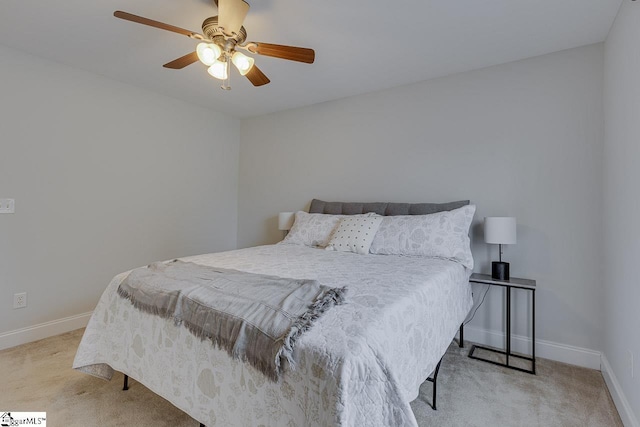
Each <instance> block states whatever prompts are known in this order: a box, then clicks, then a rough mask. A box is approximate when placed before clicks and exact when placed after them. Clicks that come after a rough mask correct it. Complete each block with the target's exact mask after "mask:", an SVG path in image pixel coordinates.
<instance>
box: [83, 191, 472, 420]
mask: <svg viewBox="0 0 640 427" xmlns="http://www.w3.org/2000/svg"><path fill="white" fill-rule="evenodd" d="M460 203H462V205H461V204H460ZM456 206H457V207H456ZM460 206H470V205H468V202H457V204H456V205H448V204H444V205H434V204H419V205H409V204H384V203H381V204H357V203H356V204H337V203H325V202H321V201H317V200H314V201H313V202H312V205H311V209H310V211H311V213H312V214H323V215H327V216H330V215H339V216H340V217H342V215H355V214H363V213H367V212H375V213H378V214H381V215H384V214H389V213H391V214H397V215H399V216H408V215H424V212H425V211H427V210H431V211H432V212H428V213H433V212H438V211H444V212H448V211H449V212H455V211H457V210H459V209H463V208H461V207H460ZM447 208H449V209H447ZM434 209H435V211H434ZM469 211H471V213H470V215H471V217H472V216H473V211H475V207H473V209H472V210H471V209H467V210H466V213H465V215H466V217H468V216H469ZM307 215H309V214H307ZM323 218H324V217H323ZM296 222H298V219H296ZM465 222H468V223H467V224H466V230H465V231H464V234H465V235H467V234H468V227H469V224H470V222H471V219H470V218H467V219H465ZM294 226H295V224H294ZM461 228H462V229H464V225H463V226H462V227H461ZM294 231H295V230H293V229H292V234H295V233H293V232H294ZM387 231H388V230H387ZM458 232H460V230H458ZM458 234H460V233H458ZM294 237H295V236H292V238H290V239H289V241H287V239H285V240H284V241H283V242H281V243H279V244H276V245H266V246H258V247H253V248H247V249H240V250H235V251H228V252H222V253H215V254H206V255H199V256H195V257H188V258H183V260H184V261H188V262H192V263H196V264H199V265H207V266H215V267H221V268H230V269H236V270H241V271H246V272H250V273H261V274H269V275H277V276H281V277H289V278H300V279H315V280H318V281H320V282H321V283H324V284H327V285H330V286H333V287H346V288H347V297H346V300H345V302H344V304H342V305H337V306H335V307H333V308H332V309H331V310H329V311H327V312H326V313H325V314H324V315H323V316H322V317H320V318H319V319H318V320H317V322H316V324H315V325H314V326H313V327H312V328H311V329H310V330H309V331H307V332H306V333H305V334H304V335H302V336H301V338H300V339H299V341H298V343H297V347H296V350H295V369H293V370H287V371H286V372H284V374H283V376H282V378H281V379H280V381H279V382H273V381H270V380H269V379H267V378H266V377H265V376H264V375H263V374H262V373H261V372H259V371H258V370H256V369H255V368H253V367H251V366H249V365H247V364H245V363H243V362H241V361H238V360H235V359H232V358H231V357H229V356H228V354H227V353H226V352H225V351H222V350H220V349H218V348H215V347H214V346H212V345H211V343H209V342H207V341H206V340H204V341H201V340H200V339H198V338H195V337H194V336H193V335H192V334H190V332H189V331H188V330H187V329H186V328H184V327H181V326H176V324H175V323H174V322H173V321H170V320H167V319H163V318H160V317H158V316H154V315H152V314H149V313H146V312H143V311H140V310H137V309H135V308H134V307H133V305H131V304H130V303H129V302H128V301H126V300H124V299H122V298H121V297H119V296H118V294H117V292H116V290H117V288H118V286H119V284H120V283H121V281H122V280H123V279H124V278H125V277H126V276H127V274H128V272H126V273H122V274H119V275H117V276H116V277H115V278H114V279H113V280H112V282H111V283H110V284H109V286H108V287H107V289H106V290H105V292H104V294H103V295H102V297H101V298H100V301H99V302H98V305H97V307H96V309H95V311H94V313H93V315H92V317H91V320H90V321H89V324H88V326H87V329H86V331H85V334H84V336H83V338H82V341H81V343H80V346H79V348H78V351H77V354H76V358H75V360H74V364H73V367H74V369H77V370H79V371H82V372H85V373H88V374H91V375H94V376H97V377H99V378H103V379H106V380H110V379H111V378H112V376H113V374H114V371H120V372H123V373H124V374H126V375H128V376H130V377H131V378H133V379H135V380H136V381H139V382H140V383H142V384H144V385H145V386H146V387H148V388H149V389H150V390H152V391H153V392H155V393H157V394H158V395H160V396H162V397H164V398H165V399H167V400H168V401H170V402H171V403H172V404H173V405H175V406H176V407H178V408H180V409H182V410H183V411H185V412H186V413H188V414H189V415H190V416H191V417H193V418H194V419H196V420H197V421H199V422H200V423H203V424H205V425H207V426H209V427H213V426H225V427H226V426H264V427H268V426H291V427H293V426H318V427H321V426H327V427H328V426H358V427H359V426H417V423H416V420H415V417H414V415H413V413H412V411H411V408H410V405H409V402H411V401H412V400H414V399H415V398H416V397H417V396H418V389H419V387H420V384H422V383H423V382H424V381H425V379H427V378H428V376H429V374H431V373H432V371H433V370H434V369H435V367H436V365H437V364H438V363H439V361H440V359H441V358H442V356H443V354H444V353H445V351H446V349H447V347H448V346H449V344H450V343H451V341H452V339H453V338H454V336H455V334H456V332H457V330H458V328H459V327H460V325H461V323H462V322H463V321H464V319H465V317H466V316H467V314H468V312H469V310H470V309H471V306H472V297H471V290H470V287H469V282H468V279H469V275H470V273H471V268H472V264H471V265H469V262H468V261H466V262H461V261H460V260H458V259H452V258H447V257H441V256H436V257H429V256H406V255H383V254H375V255H374V254H366V255H363V254H359V253H354V252H342V251H337V250H325V249H321V248H317V247H311V246H307V245H304V244H296V243H295V239H294ZM291 240H294V242H292V241H291ZM466 245H467V246H468V236H467V242H466ZM380 248H382V251H383V252H384V245H382V246H380V245H379V250H380ZM469 253H470V252H469ZM471 263H472V261H471Z"/></svg>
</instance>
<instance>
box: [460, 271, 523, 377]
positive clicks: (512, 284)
mask: <svg viewBox="0 0 640 427" xmlns="http://www.w3.org/2000/svg"><path fill="white" fill-rule="evenodd" d="M469 282H471V283H480V284H485V285H491V286H502V287H504V288H505V290H506V293H507V295H506V324H507V331H506V349H505V350H498V349H495V348H490V347H485V346H481V345H474V346H472V347H471V351H469V357H470V358H472V359H477V360H482V361H484V362H489V363H493V364H494V365H498V366H504V367H507V368H510V369H515V370H517V371H522V372H527V373H529V374H533V375H535V373H536V281H535V280H531V279H519V278H516V277H512V278H511V279H510V280H506V281H503V280H496V279H493V278H492V277H491V276H490V275H488V274H478V273H473V274H472V275H471V277H470V278H469ZM511 289H523V290H527V291H530V292H531V305H532V307H531V313H532V314H531V317H532V319H531V356H523V355H519V354H515V353H513V352H512V351H511ZM476 350H483V351H489V352H492V353H497V354H501V355H503V356H504V358H505V362H504V363H503V362H499V361H496V360H491V359H486V358H483V357H479V356H477V355H475V354H474V353H475V351H476ZM513 357H516V358H518V359H523V360H528V361H530V362H531V369H524V368H521V367H519V366H514V365H513V364H512V363H510V362H511V361H510V358H513Z"/></svg>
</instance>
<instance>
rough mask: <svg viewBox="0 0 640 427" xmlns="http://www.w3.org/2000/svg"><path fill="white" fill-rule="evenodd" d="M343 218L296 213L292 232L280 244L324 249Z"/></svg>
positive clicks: (302, 212)
mask: <svg viewBox="0 0 640 427" xmlns="http://www.w3.org/2000/svg"><path fill="white" fill-rule="evenodd" d="M343 216H344V215H328V214H319V213H313V214H310V213H307V212H304V211H299V212H296V216H295V219H294V221H293V226H292V227H291V230H290V231H289V233H288V234H287V236H286V237H285V238H284V240H282V242H280V243H290V244H294V245H304V246H312V247H313V246H318V247H321V248H324V247H325V246H327V244H328V243H329V239H330V238H331V233H332V232H333V230H334V229H335V228H336V227H337V226H338V222H340V219H341V218H342V217H343Z"/></svg>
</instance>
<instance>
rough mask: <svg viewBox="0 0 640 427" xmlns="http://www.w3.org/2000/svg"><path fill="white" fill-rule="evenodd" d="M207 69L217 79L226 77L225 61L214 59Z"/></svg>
mask: <svg viewBox="0 0 640 427" xmlns="http://www.w3.org/2000/svg"><path fill="white" fill-rule="evenodd" d="M207 71H208V72H209V74H211V75H212V76H213V77H215V78H216V79H219V80H226V79H227V77H228V74H227V63H226V62H222V61H216V62H214V63H213V65H212V66H211V67H209V69H208V70H207Z"/></svg>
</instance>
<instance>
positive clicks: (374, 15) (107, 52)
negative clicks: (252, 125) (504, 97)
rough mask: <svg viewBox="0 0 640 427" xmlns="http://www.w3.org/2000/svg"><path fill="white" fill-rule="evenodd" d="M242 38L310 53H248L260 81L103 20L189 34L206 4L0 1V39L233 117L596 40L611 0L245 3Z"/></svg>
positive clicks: (207, 0) (606, 24) (162, 34)
mask: <svg viewBox="0 0 640 427" xmlns="http://www.w3.org/2000/svg"><path fill="white" fill-rule="evenodd" d="M248 1H249V3H250V4H251V9H250V10H249V15H248V16H247V18H246V20H245V22H244V26H245V28H246V29H247V33H248V40H254V41H262V42H269V43H276V44H286V45H293V46H302V47H310V48H313V49H314V50H315V51H316V62H315V63H314V64H312V65H309V64H302V63H297V62H291V61H285V60H281V59H275V58H268V57H262V56H257V55H256V64H258V65H259V67H260V69H261V70H262V71H263V72H264V73H265V74H266V75H267V76H268V77H269V78H270V79H271V83H270V84H268V85H266V86H262V87H258V88H254V87H253V86H252V85H251V84H250V82H249V81H248V80H246V79H245V78H243V77H241V76H240V75H238V74H237V73H234V74H233V75H232V80H231V85H232V87H233V89H232V90H231V91H223V90H221V89H220V88H219V81H218V80H215V79H213V78H212V77H210V76H209V75H208V74H207V72H206V68H205V66H203V65H201V64H199V63H196V64H193V65H190V66H189V67H187V68H185V69H183V70H169V69H165V68H163V67H162V64H164V63H166V62H169V61H170V60H173V59H176V58H178V57H180V56H182V55H184V54H186V53H189V52H190V51H193V50H194V47H195V44H196V43H195V41H194V40H191V39H189V38H187V37H184V36H181V35H178V34H175V33H171V32H167V31H162V30H158V29H155V28H152V27H148V26H144V25H140V24H135V23H132V22H127V21H123V20H120V19H117V18H114V17H113V12H114V11H115V10H124V11H126V12H130V13H133V14H137V15H142V16H144V17H147V18H151V19H154V20H157V21H162V22H165V23H169V24H172V25H176V26H178V27H182V28H185V29H188V30H192V31H195V32H199V33H201V24H202V21H203V20H204V19H205V18H206V17H209V16H214V15H217V12H216V11H217V8H216V6H215V4H214V3H213V0H181V1H176V0H128V1H125V0H59V1H56V0H2V1H1V2H0V44H3V45H5V46H8V47H12V48H16V49H19V50H22V51H25V52H28V53H30V54H33V55H36V56H40V57H44V58H47V59H50V60H53V61H56V62H60V63H63V64H66V65H69V66H72V67H76V68H80V69H84V70H88V71H91V72H95V73H98V74H101V75H104V76H107V77H109V78H113V79H115V80H119V81H122V82H126V83H130V84H132V85H136V86H140V87H144V88H147V89H150V90H153V91H155V92H159V93H163V94H166V95H169V96H172V97H175V98H179V99H183V100H185V101H187V102H190V103H194V104H197V105H200V106H203V107H207V108H211V109H214V110H217V111H221V112H226V113H229V114H231V115H233V116H236V117H243V118H244V117H251V116H256V115H261V114H265V113H270V112H275V111H280V110H285V109H289V108H295V107H299V106H303V105H310V104H315V103H318V102H323V101H328V100H332V99H337V98H343V97H347V96H352V95H357V94H361V93H366V92H372V91H376V90H380V89H386V88H390V87H394V86H399V85H403V84H408V83H414V82H418V81H421V80H426V79H430V78H434V77H439V76H443V75H447V74H452V73H456V72H461V71H467V70H471V69H477V68H482V67H486V66H490V65H496V64H501V63H505V62H509V61H514V60H518V59H522V58H527V57H531V56H536V55H541V54H545V53H549V52H554V51H559V50H563V49H568V48H572V47H577V46H582V45H586V44H591V43H597V42H601V41H603V40H604V39H605V38H606V36H607V33H608V31H609V28H610V27H611V24H612V23H613V20H614V18H615V15H616V13H617V11H618V8H619V6H620V4H621V1H622V0H398V1H395V2H392V1H384V2H383V1H379V0H350V1H345V0H324V1H317V0H315V1H312V0H253V1H252V0H248Z"/></svg>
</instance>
